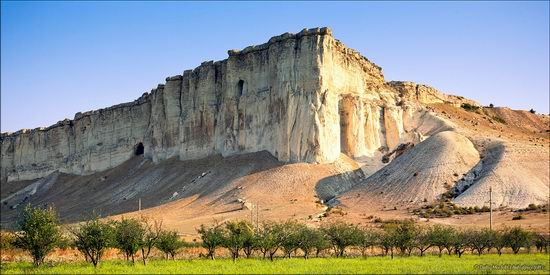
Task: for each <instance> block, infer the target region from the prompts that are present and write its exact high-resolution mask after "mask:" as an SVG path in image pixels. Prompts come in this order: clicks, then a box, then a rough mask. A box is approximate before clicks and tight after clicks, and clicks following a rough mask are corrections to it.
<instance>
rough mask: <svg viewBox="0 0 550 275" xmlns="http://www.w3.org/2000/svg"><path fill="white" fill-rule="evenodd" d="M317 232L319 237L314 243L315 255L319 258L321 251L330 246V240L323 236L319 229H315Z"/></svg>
mask: <svg viewBox="0 0 550 275" xmlns="http://www.w3.org/2000/svg"><path fill="white" fill-rule="evenodd" d="M317 232H318V233H319V234H321V236H320V238H319V239H318V240H317V242H316V243H315V257H317V258H319V256H320V255H321V252H322V251H324V250H327V249H329V248H330V247H331V244H330V242H329V241H328V240H327V239H326V238H325V236H324V235H323V233H322V232H321V231H319V230H317Z"/></svg>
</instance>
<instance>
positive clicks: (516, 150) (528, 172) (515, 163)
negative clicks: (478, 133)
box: [454, 142, 550, 208]
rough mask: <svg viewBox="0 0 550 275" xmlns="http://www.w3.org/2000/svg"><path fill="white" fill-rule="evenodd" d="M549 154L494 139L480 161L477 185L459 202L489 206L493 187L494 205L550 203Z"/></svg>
mask: <svg viewBox="0 0 550 275" xmlns="http://www.w3.org/2000/svg"><path fill="white" fill-rule="evenodd" d="M549 162H550V160H549V156H548V154H547V153H545V152H544V151H541V150H540V148H537V147H533V146H522V145H517V144H515V145H512V144H509V143H505V142H494V143H493V144H491V145H489V146H488V148H487V151H486V156H485V157H484V158H483V160H482V163H480V164H479V165H480V167H479V169H480V172H476V174H477V175H476V177H475V179H474V182H473V184H472V185H471V187H469V188H468V189H467V190H466V191H464V192H463V193H462V194H460V195H459V196H458V197H457V198H456V199H455V200H454V201H455V202H456V203H457V204H459V205H464V206H475V205H480V203H483V205H487V206H488V205H489V203H488V200H489V188H490V187H492V189H493V196H492V197H493V206H494V207H501V206H506V207H511V208H525V207H527V206H528V205H529V204H530V203H535V204H546V203H548V197H549V187H550V186H549V177H548V175H549V169H550V168H549V167H548V164H549Z"/></svg>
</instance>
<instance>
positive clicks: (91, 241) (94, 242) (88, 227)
mask: <svg viewBox="0 0 550 275" xmlns="http://www.w3.org/2000/svg"><path fill="white" fill-rule="evenodd" d="M71 233H72V234H73V236H74V241H73V245H74V246H75V247H76V249H78V251H80V252H81V253H82V254H83V255H84V257H85V258H86V259H89V260H90V261H91V262H92V264H93V265H94V268H95V267H97V265H98V264H99V261H100V260H101V257H102V256H103V253H104V252H105V249H107V248H108V247H109V246H110V245H111V244H112V239H113V228H112V226H111V224H109V223H106V222H102V221H100V220H99V217H98V216H95V217H93V218H92V219H91V220H88V221H86V222H85V223H84V224H82V225H80V226H78V227H75V228H72V229H71Z"/></svg>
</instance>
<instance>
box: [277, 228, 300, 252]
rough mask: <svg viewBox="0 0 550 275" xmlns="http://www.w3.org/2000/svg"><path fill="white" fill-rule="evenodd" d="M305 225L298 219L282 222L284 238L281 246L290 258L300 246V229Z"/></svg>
mask: <svg viewBox="0 0 550 275" xmlns="http://www.w3.org/2000/svg"><path fill="white" fill-rule="evenodd" d="M302 227H303V225H301V224H299V223H298V222H296V221H287V222H285V223H283V224H282V232H281V233H282V240H281V247H282V248H283V252H284V254H285V256H286V257H288V258H290V257H291V254H292V252H294V251H296V250H297V249H298V248H299V246H300V235H299V233H300V230H301V229H302Z"/></svg>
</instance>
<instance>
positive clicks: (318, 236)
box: [297, 225, 324, 259]
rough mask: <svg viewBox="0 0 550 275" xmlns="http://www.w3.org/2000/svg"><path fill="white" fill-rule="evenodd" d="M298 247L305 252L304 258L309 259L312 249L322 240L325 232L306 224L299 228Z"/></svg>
mask: <svg viewBox="0 0 550 275" xmlns="http://www.w3.org/2000/svg"><path fill="white" fill-rule="evenodd" d="M297 235H298V248H300V249H301V250H302V251H303V252H304V259H308V258H309V255H310V253H311V251H312V250H313V249H315V248H316V247H317V246H318V244H319V242H322V240H323V238H324V236H323V234H322V233H321V232H320V231H319V230H317V229H315V228H309V227H307V226H305V225H303V226H301V227H300V228H299V229H298V234H297Z"/></svg>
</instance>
